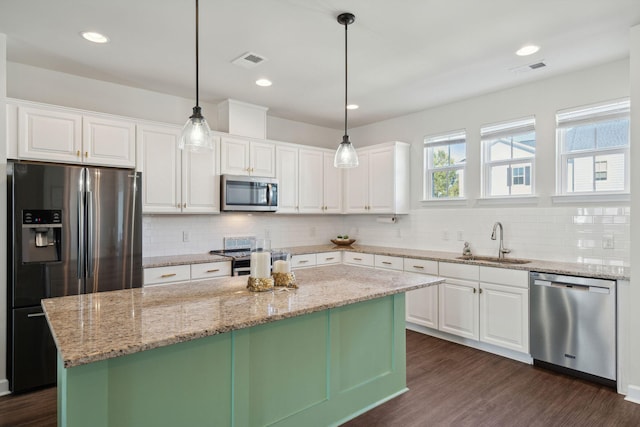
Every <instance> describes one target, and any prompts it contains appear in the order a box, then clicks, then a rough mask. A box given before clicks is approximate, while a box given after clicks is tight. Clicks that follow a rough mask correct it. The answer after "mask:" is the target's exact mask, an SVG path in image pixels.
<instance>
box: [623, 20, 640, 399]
mask: <svg viewBox="0 0 640 427" xmlns="http://www.w3.org/2000/svg"><path fill="white" fill-rule="evenodd" d="M630 37H631V40H630V42H631V44H630V45H631V76H632V77H631V164H632V165H639V164H640V148H639V147H638V144H640V25H636V26H635V27H633V28H632V29H631V33H630ZM631 185H632V188H634V187H635V194H633V195H632V198H631V212H632V216H631V219H632V221H633V223H632V227H631V265H632V266H634V265H635V266H636V267H634V268H635V270H634V271H638V270H637V269H638V268H640V193H639V190H638V187H640V168H638V167H633V168H631ZM622 301H624V307H622V309H623V310H624V312H625V313H627V314H628V317H627V318H625V319H622V320H623V321H624V323H625V324H626V332H627V334H626V335H622V336H621V337H620V339H621V340H624V343H625V344H626V345H627V358H626V360H627V361H628V363H629V364H628V369H627V370H626V377H627V378H626V379H627V381H628V384H629V395H628V397H629V398H630V399H633V401H635V402H636V403H640V310H638V303H639V302H640V278H638V277H637V276H635V275H633V276H632V277H631V284H630V286H629V287H628V296H627V297H626V298H624V299H623V300H622Z"/></svg>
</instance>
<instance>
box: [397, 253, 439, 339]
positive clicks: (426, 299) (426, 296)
mask: <svg viewBox="0 0 640 427" xmlns="http://www.w3.org/2000/svg"><path fill="white" fill-rule="evenodd" d="M403 264H404V271H409V272H414V273H422V274H431V275H434V276H437V275H438V262H437V261H429V260H420V259H412V258H405V259H404V262H403ZM438 288H439V287H438V285H433V286H428V287H426V288H421V289H416V290H415V291H409V292H407V294H406V297H405V300H406V320H407V322H411V323H414V324H416V325H421V326H426V327H427V328H433V329H438Z"/></svg>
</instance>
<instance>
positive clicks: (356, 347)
mask: <svg viewBox="0 0 640 427" xmlns="http://www.w3.org/2000/svg"><path fill="white" fill-rule="evenodd" d="M296 276H297V280H298V284H299V289H288V290H282V289H277V290H275V291H272V292H265V293H251V292H248V291H247V290H246V288H245V286H246V281H247V279H246V276H245V277H230V278H223V279H216V280H210V281H204V282H193V283H186V284H179V285H168V286H159V287H153V288H144V289H131V290H123V291H114V292H104V293H98V294H88V295H79V296H72V297H64V298H55V299H49V300H44V301H43V307H44V310H45V313H46V316H47V320H48V322H49V325H50V327H51V330H52V332H53V336H54V339H55V341H56V345H57V347H58V425H59V426H68V427H75V426H88V425H91V426H96V427H100V426H104V427H106V426H122V427H126V426H147V425H153V426H176V425H188V426H253V425H279V426H300V425H309V426H311V425H319V426H324V425H336V424H339V423H341V422H343V421H346V420H348V419H350V418H352V417H355V416H357V415H358V414H360V413H362V412H364V411H366V410H368V409H370V408H372V407H374V406H376V405H378V404H380V403H382V402H384V401H386V400H388V399H390V398H393V397H394V396H396V395H398V394H401V393H403V392H405V391H406V390H407V389H406V364H405V362H406V361H405V332H404V329H405V314H404V312H405V302H404V292H406V291H409V290H413V289H418V288H421V287H426V286H430V285H435V284H438V283H440V282H441V281H442V280H440V279H439V278H436V277H433V276H426V275H419V274H412V273H401V272H392V271H380V270H373V269H369V268H362V267H353V266H345V265H334V266H326V267H316V268H309V269H305V270H299V271H296Z"/></svg>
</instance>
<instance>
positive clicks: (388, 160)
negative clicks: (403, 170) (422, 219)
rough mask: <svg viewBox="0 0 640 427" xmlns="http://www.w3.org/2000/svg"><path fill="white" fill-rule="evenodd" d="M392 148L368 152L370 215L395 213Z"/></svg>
mask: <svg viewBox="0 0 640 427" xmlns="http://www.w3.org/2000/svg"><path fill="white" fill-rule="evenodd" d="M394 159H395V158H394V147H383V148H378V149H374V150H371V151H370V152H369V176H368V182H369V209H368V211H369V212H370V213H377V214H380V213H395V193H394V187H395V171H394V165H395V160H394Z"/></svg>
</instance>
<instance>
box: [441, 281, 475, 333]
mask: <svg viewBox="0 0 640 427" xmlns="http://www.w3.org/2000/svg"><path fill="white" fill-rule="evenodd" d="M439 286H440V290H439V307H438V311H439V319H438V320H439V329H440V330H441V331H443V332H448V333H450V334H453V335H458V336H461V337H464V338H470V339H473V340H478V338H479V331H478V283H477V282H468V281H464V280H456V279H447V280H446V281H445V282H444V283H441V284H440V285H439Z"/></svg>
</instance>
